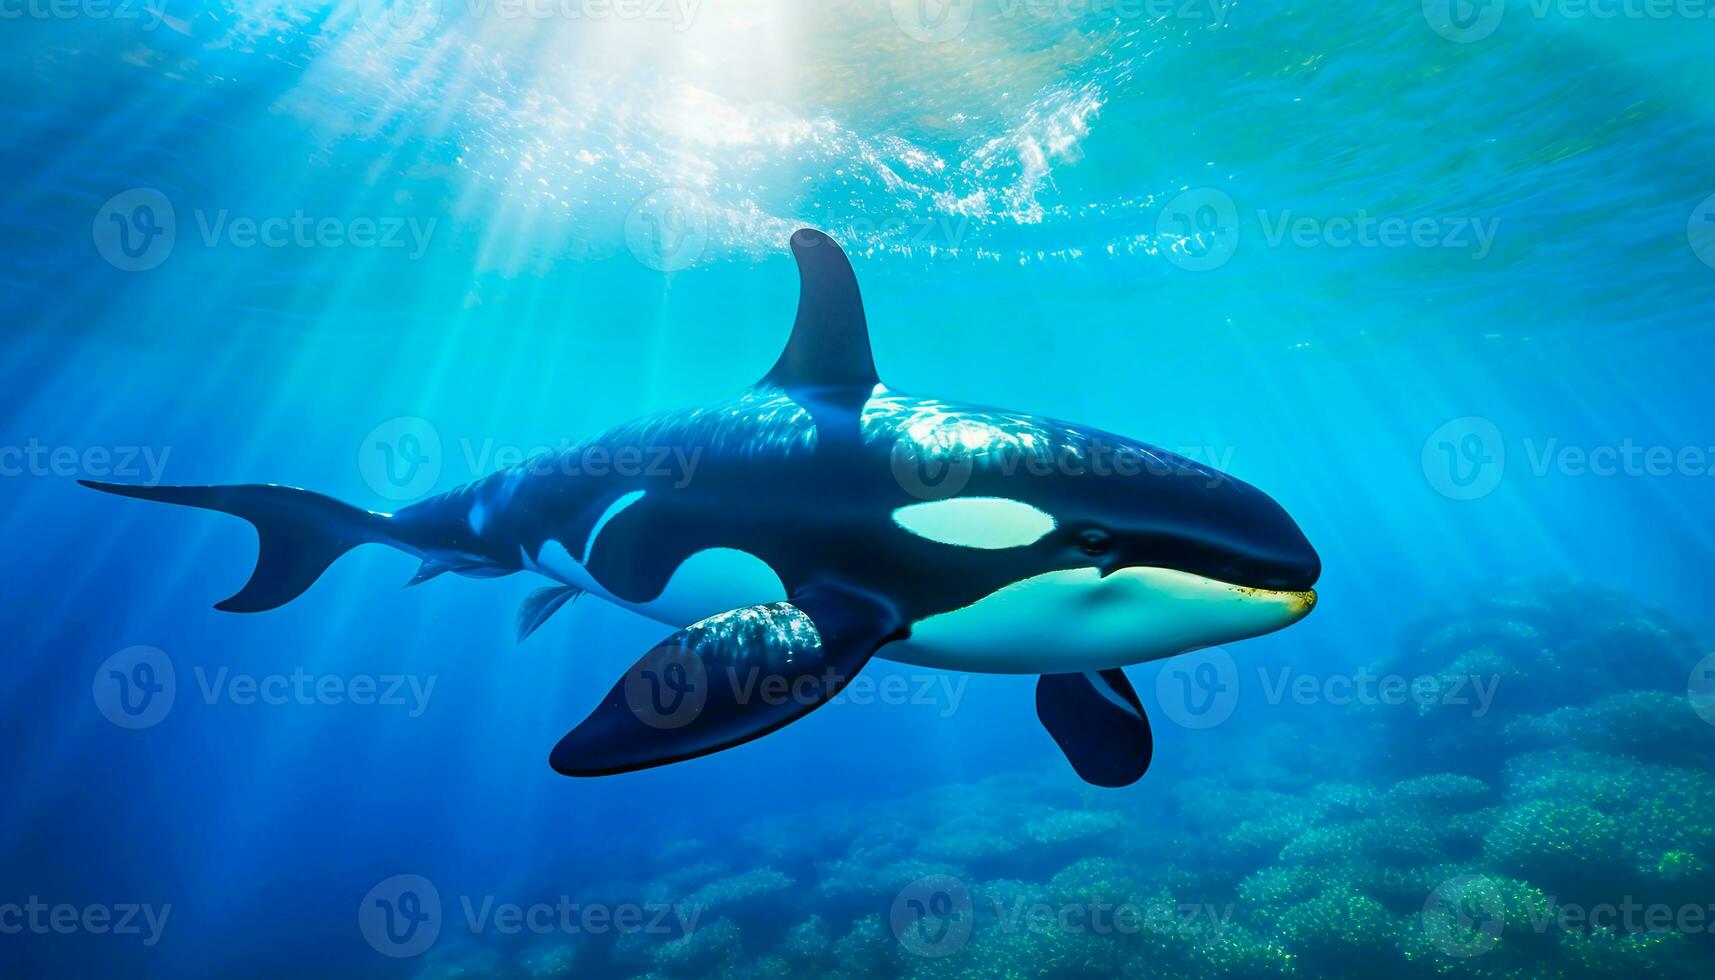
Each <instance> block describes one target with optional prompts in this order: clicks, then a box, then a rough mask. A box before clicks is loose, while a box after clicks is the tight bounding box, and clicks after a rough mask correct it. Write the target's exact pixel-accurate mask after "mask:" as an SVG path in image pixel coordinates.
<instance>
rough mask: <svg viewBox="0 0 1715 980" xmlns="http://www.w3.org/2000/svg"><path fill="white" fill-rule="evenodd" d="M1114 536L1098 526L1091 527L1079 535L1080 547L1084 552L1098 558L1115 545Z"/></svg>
mask: <svg viewBox="0 0 1715 980" xmlns="http://www.w3.org/2000/svg"><path fill="white" fill-rule="evenodd" d="M1113 543H1114V542H1113V537H1112V536H1111V535H1109V534H1108V532H1106V531H1104V530H1102V529H1101V528H1098V527H1093V528H1090V529H1089V530H1088V531H1085V532H1083V533H1081V534H1079V535H1078V547H1079V548H1080V549H1082V550H1083V552H1084V554H1086V555H1089V556H1090V557H1091V558H1097V557H1100V556H1102V555H1105V554H1107V553H1108V550H1109V549H1110V548H1112V547H1113Z"/></svg>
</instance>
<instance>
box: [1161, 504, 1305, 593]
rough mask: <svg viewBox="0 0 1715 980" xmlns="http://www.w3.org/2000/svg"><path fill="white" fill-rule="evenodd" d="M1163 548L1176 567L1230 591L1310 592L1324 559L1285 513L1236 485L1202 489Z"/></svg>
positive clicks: (1279, 507)
mask: <svg viewBox="0 0 1715 980" xmlns="http://www.w3.org/2000/svg"><path fill="white" fill-rule="evenodd" d="M1165 544H1166V549H1165V550H1166V552H1167V553H1168V554H1170V555H1171V556H1172V560H1171V562H1169V563H1168V564H1171V566H1172V567H1174V568H1178V569H1180V570H1181V571H1187V572H1192V573H1194V574H1197V575H1202V576H1204V577H1206V578H1212V579H1217V580H1219V581H1222V582H1226V583H1228V584H1229V585H1239V586H1244V587H1245V588H1251V589H1266V590H1268V591H1271V592H1308V591H1310V590H1311V589H1312V588H1314V587H1315V585H1316V581H1317V579H1319V578H1320V577H1321V576H1322V558H1321V556H1319V555H1318V554H1317V553H1316V549H1315V548H1314V547H1313V546H1312V545H1311V544H1310V539H1309V538H1307V537H1305V535H1304V531H1303V530H1302V529H1300V528H1299V526H1298V523H1297V522H1296V521H1294V520H1293V519H1292V517H1291V515H1289V514H1288V513H1287V512H1286V510H1285V508H1283V507H1281V506H1280V505H1279V504H1278V503H1275V501H1274V500H1273V498H1271V497H1269V496H1268V495H1267V494H1265V493H1263V492H1262V491H1260V490H1258V489H1256V488H1255V487H1252V486H1250V485H1248V484H1245V483H1241V482H1239V481H1237V480H1231V479H1228V480H1226V481H1224V482H1223V483H1222V484H1221V485H1220V486H1218V487H1213V488H1207V489H1202V488H1200V491H1199V493H1198V495H1197V498H1196V502H1195V504H1194V505H1192V507H1190V508H1189V513H1188V514H1187V516H1186V517H1185V518H1184V519H1182V522H1181V523H1180V524H1179V527H1178V528H1175V529H1172V530H1170V531H1169V534H1168V537H1167V541H1166V542H1165ZM1150 550H1154V549H1153V548H1152V549H1150Z"/></svg>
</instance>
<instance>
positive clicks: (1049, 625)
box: [877, 568, 1316, 674]
mask: <svg viewBox="0 0 1715 980" xmlns="http://www.w3.org/2000/svg"><path fill="white" fill-rule="evenodd" d="M1315 604H1316V594H1315V593H1314V592H1272V591H1268V590H1265V589H1250V588H1244V587H1242V586H1237V585H1230V584H1228V583H1225V582H1218V581H1215V580H1213V579H1207V578H1203V577H1202V576H1199V575H1193V574H1190V573H1188V572H1180V571H1175V570H1173V569H1167V568H1124V569H1120V570H1119V571H1117V572H1114V573H1113V574H1111V575H1109V576H1107V577H1106V578H1103V577H1102V576H1101V575H1100V573H1099V572H1098V571H1097V570H1096V569H1094V568H1077V569H1068V570H1066V571H1059V572H1049V573H1047V574H1044V575H1038V576H1036V577H1034V578H1029V579H1025V580H1024V581H1021V582H1015V583H1013V584H1012V585H1009V586H1007V587H1005V588H1003V589H1001V590H999V591H997V592H995V593H993V594H991V595H988V596H985V597H984V598H982V599H980V600H978V601H977V602H974V603H972V604H971V605H969V606H965V607H964V608H962V609H955V610H953V611H951V612H947V613H942V614H940V615H937V616H930V617H928V618H927V619H924V620H922V621H920V622H918V623H915V624H913V626H912V628H911V635H910V636H909V637H908V638H906V639H904V640H899V641H896V642H894V643H890V644H888V645H886V646H884V647H882V648H881V650H880V651H879V652H878V653H877V656H880V657H883V658H885V659H888V660H893V661H897V662H899V663H905V664H911V665H913V666H918V667H929V668H934V669H943V670H966V671H975V672H978V673H987V674H1065V673H1075V672H1081V671H1092V670H1108V669H1111V668H1115V667H1125V666H1129V665H1131V664H1136V663H1143V662H1144V661H1147V660H1159V659H1161V658H1163V657H1171V656H1175V655H1177V654H1181V653H1185V652H1187V651H1190V650H1196V649H1200V648H1203V647H1208V646H1213V645H1215V644H1218V643H1229V642H1233V641H1236V640H1242V639H1248V638H1250V637H1253V636H1261V635H1262V634H1264V633H1271V632H1273V631H1275V630H1277V629H1281V628H1283V627H1285V626H1288V625H1291V624H1292V623H1295V622H1297V621H1298V620H1300V619H1303V618H1304V617H1305V616H1307V615H1309V613H1310V610H1311V608H1312V607H1314V606H1315Z"/></svg>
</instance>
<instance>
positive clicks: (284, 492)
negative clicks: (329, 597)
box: [78, 480, 398, 613]
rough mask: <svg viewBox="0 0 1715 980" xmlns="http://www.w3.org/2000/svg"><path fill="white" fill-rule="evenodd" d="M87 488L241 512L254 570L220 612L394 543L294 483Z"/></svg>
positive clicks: (289, 596)
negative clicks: (351, 554)
mask: <svg viewBox="0 0 1715 980" xmlns="http://www.w3.org/2000/svg"><path fill="white" fill-rule="evenodd" d="M78 482H79V483H81V484H83V485H84V486H86V487H89V488H91V489H93V490H100V491H102V492H104V493H112V494H118V495H119V496H121V497H136V498H137V499H139V500H156V501H160V502H162V503H168V504H179V505H181V506H185V507H201V508H203V509H204V510H217V511H220V512H221V513H223V514H231V515H233V516H234V517H242V518H244V519H245V520H247V521H249V522H250V523H251V524H252V525H253V526H254V527H255V528H256V535H257V539H258V549H257V555H256V570H255V571H254V572H252V573H251V575H250V581H249V582H247V583H246V584H245V586H244V588H242V589H240V590H239V591H238V594H237V595H234V596H233V597H232V598H230V599H227V600H225V601H223V602H218V603H216V604H215V608H216V609H221V610H224V611H226V612H242V613H253V612H265V611H267V610H269V609H276V608H279V607H280V606H283V605H285V604H286V603H288V602H291V601H292V600H293V599H296V598H297V597H298V596H300V595H303V594H304V590H306V589H308V588H309V587H310V586H311V585H312V584H314V583H315V581H316V579H318V578H320V577H321V574H322V573H323V572H325V571H327V568H328V566H329V565H332V564H333V563H334V561H335V560H336V559H338V558H339V557H340V556H341V555H343V554H345V553H346V552H348V551H350V550H351V549H353V548H355V547H357V546H358V545H360V544H365V543H368V542H371V541H382V542H387V543H392V544H397V543H398V542H396V541H394V540H393V538H392V537H391V536H390V535H389V534H388V533H387V531H386V527H387V524H386V522H387V521H388V520H389V518H388V517H387V516H386V515H384V514H376V513H373V512H371V511H366V510H362V509H359V508H357V507H353V506H351V505H350V504H344V503H341V502H339V501H337V500H334V499H333V498H332V497H325V496H323V495H321V494H319V493H311V492H310V491H308V490H299V489H297V488H295V487H281V486H273V485H267V484H249V485H244V486H226V487H147V486H127V485H125V484H118V483H99V482H96V481H94V480H79V481H78Z"/></svg>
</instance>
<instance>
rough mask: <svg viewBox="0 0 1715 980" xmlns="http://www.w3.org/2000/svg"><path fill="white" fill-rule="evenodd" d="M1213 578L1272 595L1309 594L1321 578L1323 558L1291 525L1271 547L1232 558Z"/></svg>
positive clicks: (1302, 534)
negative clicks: (1270, 592) (1289, 531)
mask: <svg viewBox="0 0 1715 980" xmlns="http://www.w3.org/2000/svg"><path fill="white" fill-rule="evenodd" d="M1215 577H1216V578H1219V579H1221V580H1222V581H1225V582H1234V583H1237V584H1240V585H1246V586H1249V587H1251V588H1256V589H1268V590H1270V591H1274V592H1309V591H1310V590H1311V589H1313V588H1315V586H1316V580H1317V579H1319V578H1321V577H1322V558H1321V556H1320V555H1318V554H1316V549H1315V548H1313V547H1311V545H1310V540H1309V539H1308V538H1306V537H1305V536H1304V532H1302V531H1300V530H1298V527H1297V526H1296V525H1294V526H1293V527H1292V533H1291V534H1290V535H1287V534H1282V535H1280V540H1279V541H1278V542H1277V543H1276V544H1275V545H1274V546H1273V547H1270V548H1269V549H1267V550H1266V551H1259V552H1257V553H1253V554H1246V555H1242V556H1239V557H1236V558H1234V559H1233V560H1231V561H1230V562H1228V563H1227V565H1226V566H1225V567H1224V568H1223V569H1222V571H1221V573H1220V574H1218V575H1216V576H1215Z"/></svg>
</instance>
